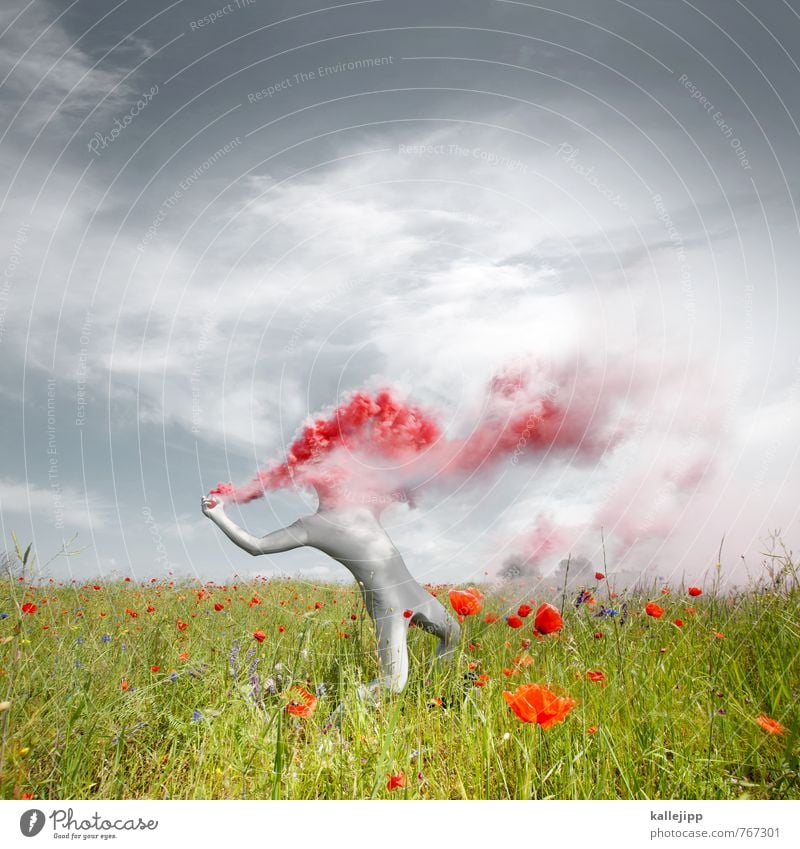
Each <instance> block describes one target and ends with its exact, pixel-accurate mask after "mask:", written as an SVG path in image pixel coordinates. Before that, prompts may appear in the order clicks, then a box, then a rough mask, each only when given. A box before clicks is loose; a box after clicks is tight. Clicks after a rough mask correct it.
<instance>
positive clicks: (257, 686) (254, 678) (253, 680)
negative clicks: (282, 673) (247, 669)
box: [250, 672, 261, 704]
mask: <svg viewBox="0 0 800 849" xmlns="http://www.w3.org/2000/svg"><path fill="white" fill-rule="evenodd" d="M250 692H251V693H252V695H253V701H254V702H255V703H256V704H258V702H259V700H260V698H261V679H260V678H259V677H258V673H257V672H253V674H252V675H251V676H250Z"/></svg>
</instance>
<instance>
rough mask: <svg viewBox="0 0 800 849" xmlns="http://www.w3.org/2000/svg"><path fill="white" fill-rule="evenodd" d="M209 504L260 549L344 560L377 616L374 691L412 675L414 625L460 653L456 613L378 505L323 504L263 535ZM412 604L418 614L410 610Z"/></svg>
mask: <svg viewBox="0 0 800 849" xmlns="http://www.w3.org/2000/svg"><path fill="white" fill-rule="evenodd" d="M202 509H203V513H205V515H206V516H208V518H210V519H211V520H212V521H213V522H214V523H215V524H216V525H217V526H218V527H219V528H220V529H221V530H222V532H223V533H224V534H225V535H226V536H228V537H229V538H230V539H231V540H233V542H235V543H236V545H238V546H239V547H240V548H242V549H244V550H245V551H246V552H248V553H249V554H252V555H257V554H277V553H278V552H281V551H289V550H291V549H293V548H299V547H301V546H304V545H308V546H311V547H312V548H317V549H319V550H320V551H323V552H324V553H325V554H327V555H328V556H329V557H332V558H333V559H334V560H338V562H339V563H341V564H342V565H343V566H344V567H345V568H346V569H348V570H349V571H350V572H351V573H352V575H353V577H354V578H355V579H356V581H357V582H358V586H359V588H360V590H361V594H362V596H363V598H364V603H365V605H366V608H367V611H368V612H369V615H370V616H371V617H372V619H373V621H374V622H375V630H376V634H377V639H378V658H379V662H380V677H379V678H377V679H375V680H374V681H372V682H370V684H369V685H368V686H367V687H366V688H365V690H363V689H362V694H363V693H364V692H365V691H366V692H369V693H371V694H373V695H375V694H376V692H377V691H379V690H381V689H387V690H390V691H392V692H396V693H399V692H400V691H401V690H402V689H403V688H404V687H405V685H406V681H407V680H408V649H407V647H406V636H407V632H408V627H409V623H411V622H413V623H414V624H415V625H417V626H419V627H420V628H423V629H424V630H426V631H428V632H430V633H432V634H435V635H436V636H437V637H438V638H439V643H438V645H437V648H436V656H437V658H440V659H447V658H449V657H450V656H451V655H452V654H453V652H454V651H455V647H456V644H457V643H458V639H459V636H460V628H459V625H458V623H457V622H456V621H455V620H454V619H453V617H452V616H451V615H450V614H449V613H448V612H447V611H446V610H445V609H444V607H443V606H442V605H441V604H440V603H439V601H438V600H437V599H435V598H434V597H433V596H432V595H431V594H430V593H429V592H427V590H425V589H423V587H421V586H420V585H419V584H418V583H417V582H416V581H415V580H414V578H413V577H412V575H411V573H410V572H409V571H408V569H407V568H406V564H405V563H404V562H403V558H402V557H401V556H400V552H399V551H398V550H397V548H395V545H394V543H393V542H392V541H391V539H389V535H388V534H387V533H386V531H385V530H384V529H383V526H382V525H381V523H380V519H379V517H380V510H379V508H377V507H373V506H372V505H355V506H354V505H351V504H348V505H344V506H342V505H339V506H329V505H325V504H323V503H322V501H321V502H320V507H319V509H318V511H317V512H316V513H313V514H312V515H310V516H304V517H303V518H302V519H298V520H297V521H296V522H294V523H293V524H291V525H289V526H288V527H287V528H283V529H282V530H279V531H274V532H273V533H271V534H267V535H266V536H263V537H255V536H253V535H252V534H249V533H248V532H247V531H245V530H244V529H243V528H240V527H239V526H238V525H237V524H236V523H235V522H233V521H232V520H231V519H230V518H229V517H228V516H227V515H226V514H225V510H224V505H223V503H222V502H221V501H219V500H217V499H216V498H215V497H214V496H208V497H206V498H203V500H202ZM407 610H410V611H411V616H410V617H406V616H404V613H405V611H407Z"/></svg>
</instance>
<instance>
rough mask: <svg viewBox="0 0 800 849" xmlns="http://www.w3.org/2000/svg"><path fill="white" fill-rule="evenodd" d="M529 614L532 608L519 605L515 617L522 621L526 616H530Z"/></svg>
mask: <svg viewBox="0 0 800 849" xmlns="http://www.w3.org/2000/svg"><path fill="white" fill-rule="evenodd" d="M531 613H533V608H532V607H531V606H530V605H529V604H521V605H520V606H519V609H518V610H517V615H518V616H521V617H522V618H523V619H525V617H526V616H530V615H531Z"/></svg>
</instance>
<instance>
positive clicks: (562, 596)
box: [561, 552, 572, 617]
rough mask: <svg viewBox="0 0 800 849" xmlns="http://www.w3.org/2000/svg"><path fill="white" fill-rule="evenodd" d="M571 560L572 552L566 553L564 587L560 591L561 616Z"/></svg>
mask: <svg viewBox="0 0 800 849" xmlns="http://www.w3.org/2000/svg"><path fill="white" fill-rule="evenodd" d="M571 560H572V552H570V553H569V554H568V555H567V568H566V569H565V570H564V589H563V590H562V592H561V616H562V617H563V616H564V605H565V603H566V600H567V582H568V581H569V564H570V561H571Z"/></svg>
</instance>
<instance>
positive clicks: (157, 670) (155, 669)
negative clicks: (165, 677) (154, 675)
mask: <svg viewBox="0 0 800 849" xmlns="http://www.w3.org/2000/svg"><path fill="white" fill-rule="evenodd" d="M150 671H151V672H161V667H160V666H151V667H150Z"/></svg>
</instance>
